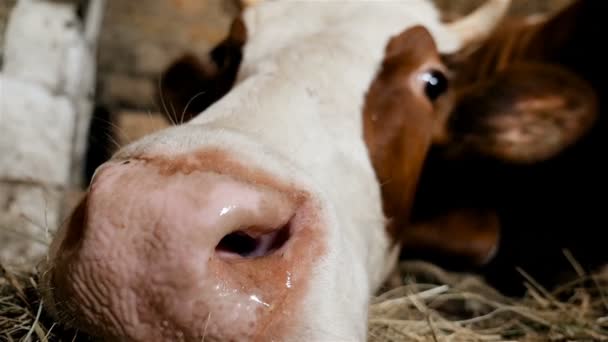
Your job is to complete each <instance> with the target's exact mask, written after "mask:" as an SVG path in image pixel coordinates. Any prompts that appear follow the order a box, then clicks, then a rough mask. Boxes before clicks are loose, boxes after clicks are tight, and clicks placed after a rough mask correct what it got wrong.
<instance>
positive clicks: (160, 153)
mask: <svg viewBox="0 0 608 342" xmlns="http://www.w3.org/2000/svg"><path fill="white" fill-rule="evenodd" d="M504 4H505V1H502V0H500V1H491V2H490V5H489V7H484V8H482V10H481V12H476V13H474V14H473V15H474V16H480V15H482V16H485V15H487V14H488V11H490V10H491V11H490V12H492V13H495V12H497V11H498V12H504V8H505V6H504ZM378 18H382V20H378ZM482 26H483V25H482ZM242 28H243V29H246V33H247V42H246V43H245V44H244V50H243V54H242V62H241V65H240V67H239V68H238V74H235V75H234V77H235V85H234V87H233V88H232V89H231V90H230V91H229V92H228V93H227V94H225V95H223V96H219V97H221V99H220V100H219V101H217V102H215V103H213V104H212V105H211V106H210V107H209V108H207V109H206V110H205V111H204V112H203V113H201V114H200V115H198V116H196V117H194V118H193V119H192V120H190V121H189V122H188V123H186V124H184V125H180V126H176V127H172V128H169V129H166V130H163V131H161V132H159V133H157V134H154V135H151V136H148V137H146V138H144V139H142V140H140V141H138V142H136V143H134V144H132V145H130V146H127V147H125V148H123V149H122V150H121V151H119V152H118V153H117V154H116V155H115V156H114V157H113V158H112V159H111V160H110V161H109V162H107V163H105V164H104V165H102V166H101V167H100V168H99V169H98V170H97V172H96V174H95V176H94V177H93V180H92V182H91V185H90V191H89V193H88V195H87V197H86V198H85V200H84V201H83V202H82V203H81V205H80V206H79V207H78V208H77V209H76V211H75V212H74V214H73V215H72V217H71V219H70V220H69V222H68V223H67V224H66V225H65V226H64V227H63V228H62V229H61V231H60V232H59V233H58V236H57V237H56V239H55V241H54V243H53V246H52V248H51V256H50V260H51V262H50V264H49V265H48V270H47V272H46V273H45V274H46V277H45V281H46V282H47V285H48V286H47V288H49V289H52V291H50V292H49V293H48V294H47V296H46V300H47V301H48V303H50V304H49V305H50V306H51V308H52V309H53V310H54V311H55V312H56V314H57V315H58V317H59V318H62V319H64V320H66V321H68V322H72V324H73V325H75V326H77V327H79V328H81V329H84V330H86V331H88V332H90V333H92V334H94V335H99V336H102V337H105V338H109V339H121V340H129V341H150V340H154V341H161V340H183V341H200V340H201V339H205V338H207V339H210V340H256V341H269V340H282V341H286V340H287V341H300V340H301V341H311V340H312V341H319V340H332V341H336V340H344V341H352V340H361V341H362V340H364V339H365V336H366V332H365V326H366V324H365V322H366V319H367V317H366V316H367V304H368V297H369V295H370V294H371V293H372V292H373V291H375V290H376V289H377V288H378V286H379V285H380V283H381V282H382V281H383V279H384V277H385V276H386V274H387V273H388V271H389V270H390V269H391V268H392V266H393V263H394V261H395V258H396V251H397V249H398V246H397V245H396V244H394V243H391V237H390V235H389V232H391V233H393V234H392V235H395V234H394V231H395V228H391V229H390V230H389V232H387V230H386V227H387V219H386V218H387V216H388V217H389V219H390V222H395V223H391V224H390V225H388V226H389V227H399V226H401V225H402V223H400V222H401V221H403V220H404V218H405V217H407V215H403V214H400V211H403V212H407V211H409V205H410V201H411V197H412V195H413V188H414V186H413V185H414V184H415V181H416V178H417V177H418V173H419V169H420V168H421V166H422V159H423V156H424V154H425V153H426V150H427V148H428V146H429V144H430V143H431V140H432V137H433V135H434V132H435V130H436V126H437V122H439V121H441V120H439V117H437V116H436V114H435V109H436V108H437V106H438V103H440V101H441V99H442V98H443V97H444V96H445V92H446V89H447V88H446V83H445V82H446V80H445V76H444V75H443V70H444V68H443V66H442V65H441V63H440V62H439V58H438V55H439V52H440V51H442V52H452V51H455V50H456V49H457V48H459V46H461V45H462V44H464V42H465V40H464V38H463V37H462V36H461V35H459V32H461V31H463V30H462V26H457V27H456V28H458V29H455V28H454V29H452V28H450V27H446V26H444V25H442V24H441V23H440V22H439V20H438V13H437V11H436V10H435V8H433V7H432V6H431V5H430V4H428V3H427V2H425V1H405V2H359V1H356V2H344V3H342V2H340V3H318V2H310V3H303V2H299V3H294V2H268V3H263V4H261V5H259V6H258V7H255V8H251V9H250V10H248V11H246V12H245V13H244V14H243V25H242ZM486 28H487V27H486ZM237 31H238V30H237ZM233 32H234V30H233ZM464 32H467V35H466V38H467V39H469V38H470V37H469V36H470V32H471V30H464ZM227 70H234V69H227ZM228 83H231V82H230V81H228ZM214 96H215V95H214ZM399 170H401V172H399ZM388 183H390V187H391V188H392V187H403V189H402V191H403V192H404V194H403V195H400V194H399V192H398V191H393V190H391V191H386V190H383V189H382V188H383V187H384V184H388ZM383 206H384V208H383ZM383 209H384V211H383ZM397 221H399V222H397Z"/></svg>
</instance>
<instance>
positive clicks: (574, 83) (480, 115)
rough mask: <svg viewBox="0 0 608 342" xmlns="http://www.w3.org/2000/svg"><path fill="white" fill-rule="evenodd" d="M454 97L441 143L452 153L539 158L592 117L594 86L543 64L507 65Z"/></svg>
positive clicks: (563, 144)
mask: <svg viewBox="0 0 608 342" xmlns="http://www.w3.org/2000/svg"><path fill="white" fill-rule="evenodd" d="M456 98H457V99H456V103H455V107H454V108H453V111H452V113H451V114H450V117H449V118H448V120H447V123H446V128H445V129H446V131H445V135H444V139H443V141H442V142H441V144H442V145H443V147H445V149H446V151H447V152H448V155H451V156H454V155H456V156H458V155H463V154H464V155H466V154H477V155H479V154H481V155H484V156H488V157H493V158H498V159H502V160H505V161H509V162H535V161H541V160H544V159H547V158H550V157H552V156H554V155H556V154H558V153H559V152H560V151H562V150H563V149H565V148H567V147H568V146H570V145H572V144H573V143H574V142H576V141H577V140H578V139H579V138H580V137H581V136H583V135H584V134H585V133H586V132H587V131H588V130H589V128H590V127H591V126H592V125H593V123H594V121H595V119H596V117H597V98H596V94H595V92H594V90H593V89H592V88H591V87H590V86H589V85H588V84H587V83H586V82H585V81H583V80H582V79H580V78H579V77H578V76H576V75H575V74H573V73H571V72H569V71H568V70H566V69H564V68H561V67H557V66H552V65H548V64H533V63H519V64H515V65H512V66H510V67H508V68H506V69H505V70H503V71H502V72H499V73H498V74H496V75H495V76H494V77H492V78H490V79H489V80H487V81H485V82H479V83H477V84H475V85H473V86H471V87H469V88H468V89H464V90H463V91H461V92H460V94H459V95H458V96H457V97H456Z"/></svg>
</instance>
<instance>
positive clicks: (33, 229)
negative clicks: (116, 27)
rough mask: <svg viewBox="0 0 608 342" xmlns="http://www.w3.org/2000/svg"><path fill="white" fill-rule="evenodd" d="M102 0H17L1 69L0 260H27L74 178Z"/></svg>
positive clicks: (35, 254) (42, 241) (38, 248)
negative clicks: (79, 1) (80, 3)
mask: <svg viewBox="0 0 608 342" xmlns="http://www.w3.org/2000/svg"><path fill="white" fill-rule="evenodd" d="M103 7H104V2H103V0H90V3H89V4H88V6H87V9H86V12H85V13H86V15H85V18H79V17H78V15H77V9H76V1H42V0H19V1H17V4H16V5H15V7H14V8H13V9H12V10H11V12H10V16H9V19H8V22H7V24H6V29H5V34H4V47H3V49H2V52H3V65H2V69H0V262H2V263H3V264H5V265H8V266H18V267H24V266H25V267H27V266H32V265H33V264H34V263H35V261H36V260H37V259H39V258H40V257H41V256H43V255H44V253H45V252H46V246H47V243H48V242H49V240H50V236H51V235H50V234H51V233H52V232H54V230H55V229H56V228H57V226H58V225H59V223H60V222H59V221H60V219H61V218H60V216H61V215H60V213H61V209H62V208H61V206H62V203H63V197H64V195H65V194H66V193H67V192H69V191H70V190H71V189H73V188H77V187H78V186H80V185H81V184H80V183H81V177H82V176H81V175H82V170H81V168H82V166H83V162H82V160H83V157H84V150H85V142H86V136H87V130H88V127H89V122H90V118H91V113H92V101H93V93H94V85H95V49H96V48H95V47H96V40H97V36H98V34H99V28H100V24H101V19H102V13H103Z"/></svg>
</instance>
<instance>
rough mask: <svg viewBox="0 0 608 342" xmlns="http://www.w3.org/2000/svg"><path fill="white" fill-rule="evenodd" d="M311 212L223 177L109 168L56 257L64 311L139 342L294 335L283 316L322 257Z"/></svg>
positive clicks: (289, 198)
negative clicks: (285, 331)
mask: <svg viewBox="0 0 608 342" xmlns="http://www.w3.org/2000/svg"><path fill="white" fill-rule="evenodd" d="M306 207H307V205H306V200H304V199H303V197H302V195H301V193H300V194H298V193H297V192H289V191H284V190H281V189H278V188H276V187H273V186H271V185H266V184H261V183H258V184H254V183H252V182H250V181H243V180H238V179H236V178H235V177H233V176H227V175H223V174H220V173H216V172H209V171H188V172H171V173H168V172H166V170H165V171H163V170H162V169H160V168H158V167H155V166H151V165H149V164H148V163H146V162H144V161H138V160H131V161H125V162H122V163H118V162H112V163H110V164H107V165H106V166H104V167H103V168H102V169H100V171H99V172H98V174H97V175H96V177H95V181H94V182H93V184H92V186H91V190H90V193H89V195H88V197H87V199H86V200H85V202H83V204H82V205H81V206H80V208H79V209H77V211H76V213H75V214H74V216H73V217H72V221H71V222H70V224H69V226H68V227H67V229H66V230H65V233H64V237H63V239H62V242H61V244H60V245H59V246H58V247H57V248H56V249H57V251H56V258H55V259H56V261H55V267H54V269H53V271H52V280H51V282H52V286H54V287H55V288H56V290H55V293H54V300H55V302H56V306H58V307H60V308H58V309H57V310H61V311H63V312H67V313H68V314H71V315H73V316H74V317H70V318H72V319H74V321H75V322H76V325H77V326H79V327H80V328H83V329H85V330H87V331H89V332H92V333H94V334H98V335H101V336H105V337H111V338H124V339H127V340H133V341H144V340H146V341H151V340H155V341H161V340H198V341H200V340H201V338H203V336H204V335H207V336H208V337H213V338H216V339H220V340H233V339H234V340H243V339H248V340H249V339H252V338H254V337H259V338H262V336H266V337H268V336H270V335H267V334H269V333H270V331H272V330H273V329H274V330H276V329H279V330H280V329H281V326H283V325H284V326H288V325H289V323H286V322H282V320H284V318H280V317H277V315H278V314H277V312H281V315H284V314H285V313H286V312H290V310H291V309H292V308H291V307H290V306H293V305H297V304H294V301H297V297H298V296H301V291H299V290H298V289H297V288H295V287H297V286H298V285H300V286H301V287H302V288H303V287H304V286H303V284H302V283H304V282H305V279H306V278H307V277H308V275H307V274H306V273H307V272H308V271H307V267H308V266H307V265H309V264H310V263H311V261H312V259H313V258H314V253H315V252H314V248H311V246H310V244H311V242H312V239H311V236H312V235H311V229H309V228H310V226H311V223H312V221H311V217H313V216H314V215H312V214H311V213H312V212H311V211H310V208H308V209H307V208H306ZM62 303H63V304H62ZM277 310H278V311H277ZM287 317H289V315H287ZM273 324H274V326H273ZM272 334H275V332H273V333H272ZM273 336H274V335H273Z"/></svg>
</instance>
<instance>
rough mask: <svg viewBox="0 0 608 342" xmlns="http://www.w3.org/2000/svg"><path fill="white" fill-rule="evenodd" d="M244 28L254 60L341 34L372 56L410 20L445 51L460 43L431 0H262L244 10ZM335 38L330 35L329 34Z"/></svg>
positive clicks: (451, 50)
mask: <svg viewBox="0 0 608 342" xmlns="http://www.w3.org/2000/svg"><path fill="white" fill-rule="evenodd" d="M243 20H244V22H245V26H246V28H247V33H248V44H247V46H246V60H248V61H249V62H252V63H253V64H258V62H259V61H261V60H264V59H266V58H267V57H268V56H271V55H274V54H275V52H276V51H277V50H281V49H284V48H285V47H287V46H289V47H293V45H294V44H298V41H299V40H300V39H304V40H305V39H306V38H307V37H317V38H322V37H324V36H326V35H332V34H334V35H335V34H338V35H343V36H344V37H343V39H344V40H347V39H348V38H347V37H349V36H350V38H355V37H356V38H357V39H356V40H354V41H353V43H354V44H358V45H359V46H360V47H361V48H366V49H367V52H368V53H373V54H375V57H376V59H377V58H379V57H380V56H381V54H382V52H383V47H384V45H385V43H386V42H387V41H388V39H389V37H390V36H392V35H395V34H398V33H400V32H401V31H404V30H406V29H408V28H409V27H412V26H414V25H422V26H424V27H426V28H427V29H428V30H429V31H430V32H431V34H432V35H433V37H434V38H435V40H436V41H437V46H438V49H439V51H441V52H445V53H450V52H454V51H455V50H457V49H458V48H459V47H460V39H459V38H458V37H456V35H455V34H454V33H452V32H450V31H448V30H445V29H444V27H443V26H442V24H441V22H440V12H439V10H438V9H437V8H436V7H435V6H434V4H433V3H432V2H431V1H430V0H394V1H371V0H367V1H366V0H361V1H359V0H352V1H348V0H346V1H300V2H297V4H296V5H294V3H293V2H292V1H267V2H262V3H261V4H260V5H258V6H254V7H250V8H248V9H247V10H246V11H245V12H244V13H243ZM332 38H336V37H335V36H334V37H330V39H332Z"/></svg>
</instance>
